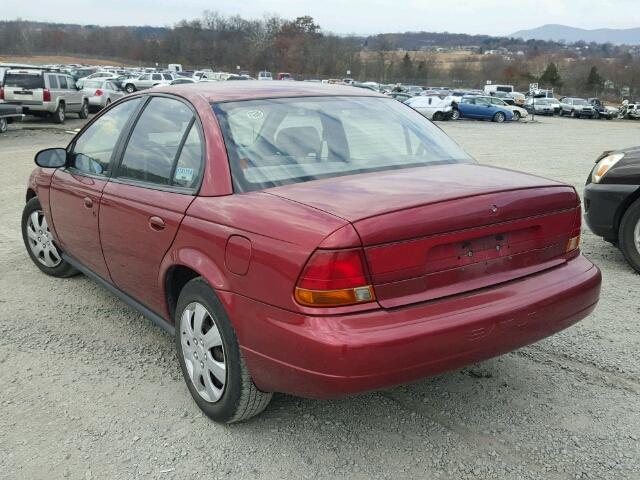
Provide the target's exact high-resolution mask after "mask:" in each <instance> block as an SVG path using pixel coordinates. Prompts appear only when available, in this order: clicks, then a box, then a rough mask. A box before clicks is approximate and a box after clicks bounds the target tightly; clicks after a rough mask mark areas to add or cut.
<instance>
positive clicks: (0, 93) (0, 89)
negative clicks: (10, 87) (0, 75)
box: [0, 87, 4, 100]
mask: <svg viewBox="0 0 640 480" xmlns="http://www.w3.org/2000/svg"><path fill="white" fill-rule="evenodd" d="M0 100H4V87H0Z"/></svg>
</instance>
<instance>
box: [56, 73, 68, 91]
mask: <svg viewBox="0 0 640 480" xmlns="http://www.w3.org/2000/svg"><path fill="white" fill-rule="evenodd" d="M58 81H59V82H60V88H63V89H65V90H66V89H67V88H69V80H68V79H67V77H63V76H60V77H58Z"/></svg>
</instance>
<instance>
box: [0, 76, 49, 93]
mask: <svg viewBox="0 0 640 480" xmlns="http://www.w3.org/2000/svg"><path fill="white" fill-rule="evenodd" d="M4 83H5V86H6V87H21V88H29V89H35V88H44V78H43V77H42V75H30V74H28V73H11V72H9V73H7V75H6V77H5V79H4Z"/></svg>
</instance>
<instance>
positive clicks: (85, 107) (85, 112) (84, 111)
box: [78, 100, 89, 119]
mask: <svg viewBox="0 0 640 480" xmlns="http://www.w3.org/2000/svg"><path fill="white" fill-rule="evenodd" d="M78 116H79V117H80V118H82V119H85V118H88V117H89V102H87V101H86V100H85V101H84V102H82V107H81V108H80V113H79V114H78Z"/></svg>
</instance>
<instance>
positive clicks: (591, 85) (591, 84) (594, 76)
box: [587, 65, 604, 95]
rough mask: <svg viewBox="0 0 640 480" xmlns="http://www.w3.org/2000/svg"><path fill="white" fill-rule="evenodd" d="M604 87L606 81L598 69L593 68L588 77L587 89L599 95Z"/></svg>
mask: <svg viewBox="0 0 640 480" xmlns="http://www.w3.org/2000/svg"><path fill="white" fill-rule="evenodd" d="M603 85H604V79H603V78H602V77H601V76H600V74H599V73H598V67H596V66H595V65H594V66H592V67H591V70H589V76H588V77H587V89H588V90H589V91H590V92H593V93H594V94H595V95H597V94H598V91H601V90H602V87H603Z"/></svg>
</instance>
